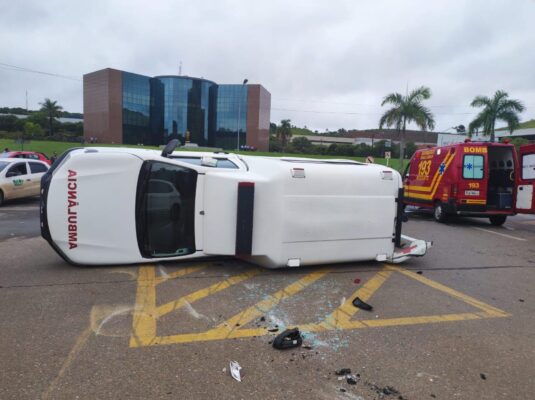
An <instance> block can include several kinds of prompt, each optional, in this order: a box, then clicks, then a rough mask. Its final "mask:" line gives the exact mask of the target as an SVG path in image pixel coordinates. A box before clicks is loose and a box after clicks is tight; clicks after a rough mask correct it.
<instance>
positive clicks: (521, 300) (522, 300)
mask: <svg viewBox="0 0 535 400" xmlns="http://www.w3.org/2000/svg"><path fill="white" fill-rule="evenodd" d="M0 287H1V286H0ZM518 301H519V302H521V303H523V302H524V299H518Z"/></svg>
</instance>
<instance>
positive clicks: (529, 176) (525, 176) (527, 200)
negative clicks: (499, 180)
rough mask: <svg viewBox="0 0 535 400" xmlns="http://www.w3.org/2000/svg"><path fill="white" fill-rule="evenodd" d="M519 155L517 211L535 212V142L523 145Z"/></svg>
mask: <svg viewBox="0 0 535 400" xmlns="http://www.w3.org/2000/svg"><path fill="white" fill-rule="evenodd" d="M519 155H520V157H519V166H520V169H519V170H518V172H517V174H516V204H515V211H516V212H517V213H520V214H535V144H528V145H524V146H521V147H520V152H519Z"/></svg>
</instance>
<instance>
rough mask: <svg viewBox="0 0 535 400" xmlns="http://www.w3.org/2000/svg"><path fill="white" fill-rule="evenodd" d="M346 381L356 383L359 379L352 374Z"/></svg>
mask: <svg viewBox="0 0 535 400" xmlns="http://www.w3.org/2000/svg"><path fill="white" fill-rule="evenodd" d="M346 382H347V383H348V384H349V385H356V384H357V382H358V381H357V378H356V377H355V376H353V375H351V376H348V377H347V378H346Z"/></svg>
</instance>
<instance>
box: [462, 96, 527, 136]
mask: <svg viewBox="0 0 535 400" xmlns="http://www.w3.org/2000/svg"><path fill="white" fill-rule="evenodd" d="M508 97H509V94H507V92H504V91H503V90H498V91H496V93H494V97H493V98H492V99H491V98H489V97H487V96H477V97H476V98H474V100H473V101H472V104H470V105H471V106H472V107H483V109H482V110H481V111H480V112H479V114H478V115H477V116H476V118H475V119H474V120H473V121H472V122H470V125H469V126H468V132H469V133H470V135H471V134H472V133H474V132H475V131H478V130H479V129H482V131H483V134H484V135H490V141H491V142H494V140H495V136H494V127H495V124H496V120H497V119H500V120H502V121H505V122H506V123H507V127H508V128H509V132H510V133H513V131H514V130H515V129H516V128H517V127H518V125H519V124H520V118H519V116H518V113H521V112H522V111H524V109H525V107H524V104H522V102H520V101H519V100H513V99H509V98H508Z"/></svg>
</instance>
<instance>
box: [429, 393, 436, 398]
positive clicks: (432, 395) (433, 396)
mask: <svg viewBox="0 0 535 400" xmlns="http://www.w3.org/2000/svg"><path fill="white" fill-rule="evenodd" d="M429 396H431V397H432V398H434V399H436V398H437V396H435V395H434V394H433V393H431V394H430V395H429Z"/></svg>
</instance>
